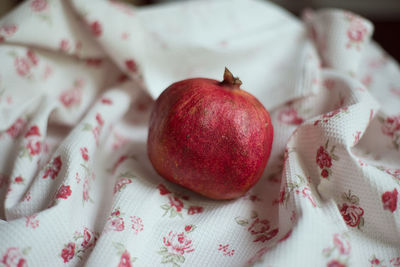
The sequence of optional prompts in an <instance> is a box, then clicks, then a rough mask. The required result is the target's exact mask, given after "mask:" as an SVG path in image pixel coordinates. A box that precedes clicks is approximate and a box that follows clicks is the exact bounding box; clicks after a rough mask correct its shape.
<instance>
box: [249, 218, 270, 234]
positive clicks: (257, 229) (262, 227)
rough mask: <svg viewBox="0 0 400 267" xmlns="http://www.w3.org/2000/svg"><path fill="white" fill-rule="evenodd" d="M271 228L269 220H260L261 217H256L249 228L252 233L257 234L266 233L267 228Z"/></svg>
mask: <svg viewBox="0 0 400 267" xmlns="http://www.w3.org/2000/svg"><path fill="white" fill-rule="evenodd" d="M269 228H270V227H269V221H268V220H260V219H259V218H256V219H255V220H254V221H253V223H252V224H251V225H250V227H249V229H248V230H249V232H250V233H251V234H252V235H256V234H262V233H265V232H266V231H267V230H269Z"/></svg>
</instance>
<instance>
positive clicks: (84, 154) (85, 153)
mask: <svg viewBox="0 0 400 267" xmlns="http://www.w3.org/2000/svg"><path fill="white" fill-rule="evenodd" d="M81 155H82V158H83V160H84V161H88V160H89V151H88V149H87V148H86V147H81Z"/></svg>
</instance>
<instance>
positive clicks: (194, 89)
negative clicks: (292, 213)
mask: <svg viewBox="0 0 400 267" xmlns="http://www.w3.org/2000/svg"><path fill="white" fill-rule="evenodd" d="M241 84H242V82H241V81H240V80H239V79H238V78H234V77H233V76H232V73H230V71H229V70H228V69H225V73H224V80H223V81H222V82H219V81H216V80H211V79H205V78H195V79H188V80H184V81H180V82H177V83H174V84H172V85H171V86H169V87H168V88H167V89H166V90H165V91H164V92H163V93H162V94H161V95H160V96H159V98H158V99H157V101H156V103H155V105H154V107H153V110H152V114H151V118H150V128H149V135H148V140H147V150H148V155H149V158H150V161H151V163H152V164H153V166H154V168H155V169H156V171H157V172H158V173H159V174H160V175H161V176H163V177H164V178H165V179H167V180H169V181H172V182H174V183H177V184H179V185H182V186H184V187H186V188H189V189H191V190H193V191H195V192H197V193H200V194H202V195H204V196H207V197H210V198H213V199H233V198H237V197H240V196H242V195H243V194H245V193H246V192H247V191H248V190H249V189H250V188H251V187H252V186H253V185H254V184H255V183H256V182H257V181H258V180H259V179H260V177H261V175H262V173H263V171H264V168H265V165H266V164H267V161H268V158H269V155H270V152H271V146H272V140H273V127H272V124H271V120H270V117H269V114H268V112H267V111H266V110H265V108H264V107H263V105H262V104H261V103H260V102H259V101H258V100H257V99H256V98H255V97H254V96H252V95H251V94H249V93H247V92H245V91H243V90H241V89H240V85H241Z"/></svg>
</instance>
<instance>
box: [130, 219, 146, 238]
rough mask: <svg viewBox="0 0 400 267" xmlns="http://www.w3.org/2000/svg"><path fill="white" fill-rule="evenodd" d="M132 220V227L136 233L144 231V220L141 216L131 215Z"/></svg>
mask: <svg viewBox="0 0 400 267" xmlns="http://www.w3.org/2000/svg"><path fill="white" fill-rule="evenodd" d="M131 222H132V229H133V230H134V231H135V233H136V234H138V233H139V232H141V231H143V227H144V226H143V221H142V219H141V218H140V217H137V216H131Z"/></svg>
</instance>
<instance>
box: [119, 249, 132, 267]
mask: <svg viewBox="0 0 400 267" xmlns="http://www.w3.org/2000/svg"><path fill="white" fill-rule="evenodd" d="M131 266H132V264H131V255H130V254H129V252H128V251H127V250H125V251H124V253H122V254H121V259H120V260H119V263H118V267H131Z"/></svg>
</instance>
